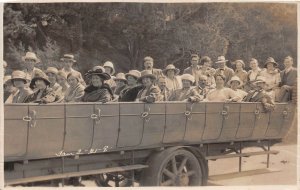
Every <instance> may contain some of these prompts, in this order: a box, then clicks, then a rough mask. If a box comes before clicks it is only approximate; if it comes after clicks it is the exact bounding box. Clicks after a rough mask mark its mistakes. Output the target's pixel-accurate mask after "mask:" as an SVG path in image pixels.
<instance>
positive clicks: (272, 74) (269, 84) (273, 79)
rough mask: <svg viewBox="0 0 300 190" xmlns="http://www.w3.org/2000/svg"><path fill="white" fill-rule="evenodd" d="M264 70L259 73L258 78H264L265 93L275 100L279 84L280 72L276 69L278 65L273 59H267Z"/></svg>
mask: <svg viewBox="0 0 300 190" xmlns="http://www.w3.org/2000/svg"><path fill="white" fill-rule="evenodd" d="M264 67H265V69H263V70H262V71H261V73H260V76H263V77H265V80H266V81H265V82H266V87H265V90H266V92H267V93H268V94H269V95H270V96H271V97H272V100H273V101H274V100H275V91H277V90H279V84H280V82H281V77H280V72H279V70H278V69H277V67H278V63H277V62H276V61H275V60H274V58H272V57H269V58H268V59H267V60H266V62H265V66H264Z"/></svg>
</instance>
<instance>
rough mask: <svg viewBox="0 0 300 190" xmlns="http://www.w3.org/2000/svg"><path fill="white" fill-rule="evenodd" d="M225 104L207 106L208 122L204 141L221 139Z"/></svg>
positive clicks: (208, 104)
mask: <svg viewBox="0 0 300 190" xmlns="http://www.w3.org/2000/svg"><path fill="white" fill-rule="evenodd" d="M222 110H223V103H217V102H210V103H207V104H206V122H205V129H204V133H203V136H202V140H215V139H218V138H219V135H220V133H221V130H222V122H223V116H222V115H221V112H222Z"/></svg>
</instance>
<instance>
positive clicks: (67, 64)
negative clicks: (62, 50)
mask: <svg viewBox="0 0 300 190" xmlns="http://www.w3.org/2000/svg"><path fill="white" fill-rule="evenodd" d="M60 61H61V62H62V64H63V68H62V69H61V71H63V72H65V73H66V75H67V76H68V74H69V73H71V72H75V73H77V74H78V75H79V76H80V83H81V84H82V85H83V86H86V84H85V82H84V80H83V78H82V75H81V73H80V72H78V71H76V70H75V69H73V64H74V63H76V62H77V61H76V60H75V58H74V55H72V54H64V56H63V57H62V58H60Z"/></svg>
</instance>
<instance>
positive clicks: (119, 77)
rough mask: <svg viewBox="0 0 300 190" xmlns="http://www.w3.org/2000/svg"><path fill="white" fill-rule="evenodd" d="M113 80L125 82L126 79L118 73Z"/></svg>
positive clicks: (122, 74)
mask: <svg viewBox="0 0 300 190" xmlns="http://www.w3.org/2000/svg"><path fill="white" fill-rule="evenodd" d="M114 80H122V81H125V82H127V79H126V78H125V74H124V73H118V74H117V75H116V77H115V78H114Z"/></svg>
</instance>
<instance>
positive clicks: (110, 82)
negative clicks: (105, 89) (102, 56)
mask: <svg viewBox="0 0 300 190" xmlns="http://www.w3.org/2000/svg"><path fill="white" fill-rule="evenodd" d="M103 68H104V70H105V72H106V73H107V74H109V75H110V79H109V80H107V81H105V83H106V84H108V85H109V86H110V88H111V89H112V90H113V91H114V90H115V88H116V82H115V81H114V78H115V77H114V76H113V75H114V74H115V67H114V64H113V63H112V62H110V61H106V62H105V63H104V64H103Z"/></svg>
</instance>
